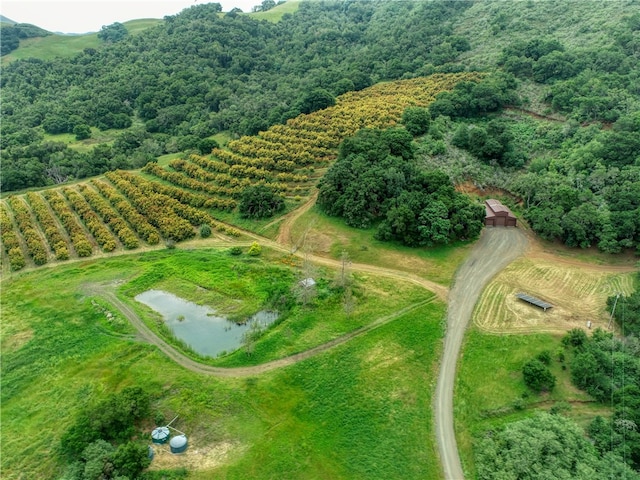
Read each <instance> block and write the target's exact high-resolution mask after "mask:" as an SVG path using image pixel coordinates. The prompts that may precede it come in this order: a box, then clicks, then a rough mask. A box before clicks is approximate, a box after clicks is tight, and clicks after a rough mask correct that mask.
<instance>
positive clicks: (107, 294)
mask: <svg viewBox="0 0 640 480" xmlns="http://www.w3.org/2000/svg"><path fill="white" fill-rule="evenodd" d="M85 291H86V293H88V294H90V295H97V296H100V297H102V298H104V299H105V300H107V301H108V302H109V303H111V305H113V306H114V307H116V308H117V309H118V310H119V311H120V312H121V313H122V314H123V315H124V316H125V317H127V319H128V320H129V322H131V325H133V327H134V328H135V329H136V330H137V331H138V338H140V339H141V340H143V341H145V342H147V343H150V344H152V345H155V346H156V347H158V349H159V350H160V351H161V352H162V353H164V354H165V355H166V356H167V357H169V358H170V359H171V360H173V361H174V362H176V363H177V364H178V365H181V366H182V367H184V368H186V369H188V370H191V371H192V372H196V373H200V374H204V375H212V376H216V377H227V378H233V377H235V378H237V377H249V376H253V375H258V374H261V373H265V372H269V371H271V370H275V369H278V368H282V367H287V366H289V365H293V364H295V363H298V362H301V361H302V360H306V359H308V358H311V357H313V356H315V355H318V354H320V353H322V352H325V351H327V350H329V349H331V348H333V347H336V346H338V345H342V344H343V343H346V342H348V341H349V340H351V339H353V338H355V337H357V336H360V335H363V334H365V333H367V332H370V331H372V330H375V329H376V328H379V327H381V326H383V325H386V324H387V323H389V322H391V321H393V320H395V319H396V318H398V317H401V316H402V315H404V314H405V313H408V312H410V311H412V310H414V309H416V308H419V307H422V306H424V305H427V304H429V303H431V302H433V301H434V300H435V299H436V297H431V298H428V299H426V300H423V301H421V302H417V303H414V304H412V305H409V306H407V307H405V308H402V309H400V310H398V311H396V312H394V313H392V314H390V315H386V316H384V317H380V318H378V319H376V320H374V321H373V322H371V323H370V324H368V325H366V326H364V327H361V328H359V329H357V330H354V331H352V332H349V333H347V334H345V335H342V336H341V337H338V338H335V339H333V340H331V341H329V342H326V343H324V344H322V345H318V346H317V347H314V348H311V349H309V350H305V351H304V352H300V353H296V354H294V355H290V356H288V357H285V358H280V359H278V360H273V361H271V362H266V363H262V364H260V365H255V366H250V367H213V366H210V365H204V364H202V363H199V362H196V361H195V360H192V359H191V358H189V357H187V356H186V355H184V354H182V353H180V352H178V351H177V350H176V349H175V348H174V347H172V346H171V345H169V344H168V343H167V342H165V341H164V340H162V339H161V338H160V337H158V336H157V335H156V334H155V333H154V332H153V331H151V329H149V327H147V326H146V325H145V324H144V322H143V321H142V319H140V317H139V316H138V315H137V314H136V313H135V312H134V311H133V310H132V309H131V307H129V306H128V305H127V304H126V303H124V302H123V301H122V300H120V299H119V298H118V297H117V296H116V294H115V292H114V291H113V288H111V287H109V286H108V285H101V284H93V285H87V286H85Z"/></svg>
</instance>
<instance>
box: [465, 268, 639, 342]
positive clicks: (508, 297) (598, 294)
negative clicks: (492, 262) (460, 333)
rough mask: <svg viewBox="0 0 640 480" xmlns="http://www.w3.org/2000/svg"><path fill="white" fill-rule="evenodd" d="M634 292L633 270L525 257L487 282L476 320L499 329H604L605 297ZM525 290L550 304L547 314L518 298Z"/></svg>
mask: <svg viewBox="0 0 640 480" xmlns="http://www.w3.org/2000/svg"><path fill="white" fill-rule="evenodd" d="M632 291H633V273H630V272H620V271H616V269H615V268H612V269H610V270H608V269H606V268H603V266H587V265H577V264H571V263H566V262H557V261H556V262H554V261H552V260H551V259H548V260H546V259H545V260H542V259H539V258H538V259H530V258H522V259H519V260H516V261H515V262H513V263H512V264H511V265H509V266H508V267H507V268H505V269H504V270H503V271H502V272H500V274H498V275H497V276H496V278H495V279H494V280H493V281H492V282H491V283H490V284H489V285H488V286H487V288H486V289H485V291H484V292H483V294H482V296H481V298H480V301H479V302H478V305H477V306H476V309H475V311H474V316H473V321H474V323H475V324H476V325H478V326H479V327H480V328H482V329H483V330H486V331H490V332H496V333H529V332H565V331H567V330H569V329H571V328H576V327H580V328H586V326H587V321H591V328H596V327H602V328H606V327H607V324H608V322H609V312H607V310H606V306H605V305H606V301H607V297H609V296H611V295H615V294H616V293H623V294H625V295H629V294H630V293H631V292H632ZM518 292H524V293H527V294H529V295H532V296H534V297H537V298H539V299H541V300H544V301H546V302H549V303H551V304H552V305H553V308H551V309H549V310H547V311H546V312H545V311H543V310H542V309H540V308H538V307H535V306H533V305H530V304H528V303H526V302H523V301H522V300H519V299H518V298H516V296H515V294H516V293H518Z"/></svg>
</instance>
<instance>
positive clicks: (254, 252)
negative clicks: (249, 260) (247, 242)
mask: <svg viewBox="0 0 640 480" xmlns="http://www.w3.org/2000/svg"><path fill="white" fill-rule="evenodd" d="M261 253H262V247H261V246H260V244H259V243H258V242H253V243H252V244H251V246H250V247H249V250H248V251H247V255H251V256H252V257H257V256H258V255H260V254H261Z"/></svg>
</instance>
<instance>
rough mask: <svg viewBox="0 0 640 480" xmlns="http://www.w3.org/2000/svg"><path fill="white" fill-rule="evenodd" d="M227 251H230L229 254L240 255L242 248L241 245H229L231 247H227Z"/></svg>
mask: <svg viewBox="0 0 640 480" xmlns="http://www.w3.org/2000/svg"><path fill="white" fill-rule="evenodd" d="M229 253H230V254H231V255H234V256H238V255H242V248H241V247H238V246H236V247H231V248H230V249H229Z"/></svg>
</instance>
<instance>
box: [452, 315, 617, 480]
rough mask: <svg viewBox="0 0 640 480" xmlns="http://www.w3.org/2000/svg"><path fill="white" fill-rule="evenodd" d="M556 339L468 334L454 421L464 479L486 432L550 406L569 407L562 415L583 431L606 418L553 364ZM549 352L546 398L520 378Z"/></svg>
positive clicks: (558, 338)
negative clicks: (551, 378)
mask: <svg viewBox="0 0 640 480" xmlns="http://www.w3.org/2000/svg"><path fill="white" fill-rule="evenodd" d="M561 338H562V337H561V336H560V335H551V334H533V335H491V334H485V333H482V332H480V331H479V330H477V329H476V328H472V329H471V330H469V331H468V332H467V336H466V339H465V343H464V345H463V347H462V348H463V351H462V355H461V356H460V360H459V364H458V372H459V373H458V378H457V380H456V387H455V400H454V416H455V419H456V437H457V441H458V448H459V451H460V457H461V459H462V462H463V465H464V468H465V473H466V475H467V476H468V478H475V466H474V459H473V451H474V449H475V448H477V446H478V442H480V441H481V439H480V436H481V435H482V434H484V433H485V432H486V431H488V430H491V429H495V428H499V427H500V426H503V425H505V424H507V423H510V422H513V421H516V420H520V419H522V418H525V417H528V416H531V415H532V414H533V413H534V412H535V411H536V410H539V409H544V410H549V409H551V408H553V407H554V406H555V407H556V408H563V407H565V406H566V405H567V404H568V405H570V408H569V409H568V410H567V411H564V412H563V413H564V414H565V415H567V416H569V417H571V418H573V419H574V420H575V421H576V422H578V423H579V424H581V425H582V426H583V427H584V426H586V423H588V421H590V420H591V419H592V418H593V417H594V416H595V415H607V414H609V413H610V411H609V409H607V408H606V406H603V405H601V404H599V403H597V402H595V401H593V399H591V397H589V395H587V394H586V393H585V392H583V391H580V390H578V389H576V388H575V387H574V386H573V385H572V383H571V378H570V375H569V370H568V369H566V370H565V369H563V368H562V366H563V363H561V362H559V361H558V359H557V353H558V352H559V351H560V350H562V344H561ZM544 350H548V351H549V352H551V355H552V361H551V365H550V369H551V371H552V373H553V374H554V375H555V376H556V378H557V383H556V387H555V388H554V390H553V391H552V392H550V393H542V394H536V393H534V392H532V391H531V390H530V389H528V388H527V386H526V385H525V383H524V381H523V379H522V367H523V365H524V364H525V363H526V362H527V361H529V360H531V359H532V358H534V357H535V356H536V355H538V354H539V353H540V352H542V351H544Z"/></svg>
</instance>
